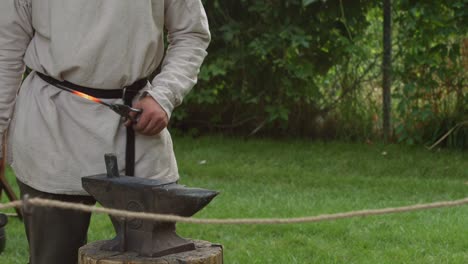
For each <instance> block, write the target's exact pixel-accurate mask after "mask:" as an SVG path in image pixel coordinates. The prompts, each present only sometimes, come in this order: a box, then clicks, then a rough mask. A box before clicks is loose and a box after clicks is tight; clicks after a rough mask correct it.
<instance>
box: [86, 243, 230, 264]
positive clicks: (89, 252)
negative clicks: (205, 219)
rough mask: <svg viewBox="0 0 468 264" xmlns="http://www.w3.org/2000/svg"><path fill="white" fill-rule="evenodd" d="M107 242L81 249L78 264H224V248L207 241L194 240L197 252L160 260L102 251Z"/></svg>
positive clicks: (168, 256) (173, 255)
mask: <svg viewBox="0 0 468 264" xmlns="http://www.w3.org/2000/svg"><path fill="white" fill-rule="evenodd" d="M104 242H105V241H97V242H94V243H90V244H88V245H85V246H83V247H81V248H80V250H79V253H78V264H180V263H184V264H222V263H223V248H222V246H220V245H217V244H212V243H210V242H207V241H200V240H193V241H192V242H194V243H195V250H192V251H187V252H182V253H177V254H172V255H167V256H164V257H158V258H148V257H140V256H137V254H136V253H131V252H125V253H121V252H110V251H103V250H101V246H102V244H103V243H104Z"/></svg>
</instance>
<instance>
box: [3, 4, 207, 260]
mask: <svg viewBox="0 0 468 264" xmlns="http://www.w3.org/2000/svg"><path fill="white" fill-rule="evenodd" d="M165 29H166V31H165ZM165 32H167V41H168V47H167V49H165V47H164V35H165ZM209 41H210V33H209V29H208V22H207V18H206V14H205V11H204V8H203V6H202V4H201V0H135V1H133V0H1V1H0V136H1V134H3V133H5V132H6V129H7V127H9V128H8V129H9V132H8V135H9V150H10V153H9V154H11V155H9V160H10V161H11V165H12V167H13V169H14V171H15V173H16V176H17V179H18V184H19V185H20V189H21V194H22V195H24V194H29V196H30V197H36V196H40V197H45V198H50V199H59V200H64V201H71V202H81V203H86V204H93V203H94V200H93V199H92V198H91V197H90V196H88V195H87V193H86V192H85V191H84V190H83V189H82V187H81V177H83V176H87V175H95V174H100V173H103V172H105V166H104V162H103V157H104V154H105V153H116V154H117V156H118V158H119V166H120V167H121V168H122V169H125V171H122V174H124V173H127V174H134V175H136V176H139V177H147V178H157V179H160V180H164V181H167V182H174V181H176V180H177V179H178V177H179V176H178V171H177V164H176V160H175V157H174V152H173V147H172V141H171V136H170V134H169V132H168V130H167V129H166V126H167V124H168V122H169V119H170V117H171V113H172V111H173V110H174V108H175V107H177V106H178V105H180V104H181V102H182V99H183V98H184V96H185V95H186V94H187V93H188V92H189V91H190V89H191V88H192V87H193V85H194V84H195V83H196V81H197V74H198V71H199V68H200V66H201V64H202V62H203V59H204V58H205V56H206V54H207V53H206V48H207V47H208V44H209ZM25 67H27V68H29V69H31V70H32V72H31V73H30V74H29V76H28V77H27V78H26V79H25V80H24V82H23V83H22V84H21V80H22V77H23V73H24V71H25ZM157 69H159V70H158V71H157ZM156 71H157V72H158V73H157V75H156V77H155V78H154V79H152V80H149V79H148V78H149V76H152V73H154V72H156ZM56 84H63V85H66V86H67V87H72V88H76V89H78V90H83V91H86V92H88V93H91V95H94V96H96V97H98V98H102V100H103V101H104V102H106V103H120V104H122V103H124V102H123V100H122V97H125V99H126V100H127V101H128V100H130V103H128V102H127V104H131V106H133V108H136V109H141V110H142V113H141V115H140V116H139V117H138V121H137V123H125V122H124V121H123V120H122V118H121V116H119V115H117V114H116V113H115V112H113V111H111V110H110V109H109V108H107V107H106V106H104V105H101V104H97V103H95V102H92V101H88V100H86V99H84V98H81V97H78V96H76V95H74V94H71V93H69V92H67V91H64V90H62V89H59V88H57V87H58V86H59V85H56ZM20 86H21V89H19V88H20ZM18 89H19V92H18ZM123 91H125V93H124V92H123ZM132 97H133V98H132ZM134 114H135V113H134ZM10 120H11V121H10ZM126 125H128V126H129V127H130V128H133V129H134V131H135V132H136V135H135V137H134V140H135V142H134V144H135V148H132V146H130V147H129V146H127V142H128V140H130V139H127V135H128V133H131V132H132V129H127V127H126ZM127 130H128V131H127ZM132 149H134V151H132ZM132 155H134V161H135V162H134V164H131V163H132V160H133V157H132ZM133 165H134V171H133ZM89 218H90V215H89V214H87V213H79V212H73V211H66V210H65V211H64V210H59V209H43V208H34V209H33V210H32V211H31V212H30V213H29V214H26V219H25V220H26V221H25V226H26V232H27V235H28V240H29V247H30V263H31V264H46V263H47V264H55V263H60V264H71V263H76V262H77V250H78V248H79V247H80V246H82V245H83V244H85V243H86V232H87V229H88V225H89Z"/></svg>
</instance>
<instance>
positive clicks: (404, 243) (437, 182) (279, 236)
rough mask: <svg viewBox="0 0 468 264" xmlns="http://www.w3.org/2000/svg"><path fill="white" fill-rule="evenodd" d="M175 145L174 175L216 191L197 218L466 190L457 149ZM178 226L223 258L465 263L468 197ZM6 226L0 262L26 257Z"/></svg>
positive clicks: (464, 165)
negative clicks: (463, 202) (327, 218)
mask: <svg viewBox="0 0 468 264" xmlns="http://www.w3.org/2000/svg"><path fill="white" fill-rule="evenodd" d="M174 146H175V149H176V154H177V158H178V162H179V166H180V174H181V183H183V184H186V185H189V186H197V187H204V188H209V189H215V190H219V191H221V194H220V195H219V196H218V197H217V198H216V199H215V200H214V201H213V202H212V203H211V204H210V205H209V206H208V207H207V208H205V209H204V210H203V211H202V212H201V213H199V214H198V215H197V217H206V218H239V217H242V218H249V217H298V216H311V215H318V214H323V213H334V212H343V211H350V210H360V209H372V208H383V207H393V206H403V205H410V204H414V203H425V202H433V201H441V200H453V199H460V198H464V197H467V196H468V195H467V194H468V160H467V153H463V152H451V151H439V152H428V151H427V150H425V149H423V148H416V147H404V146H395V145H391V146H386V147H384V146H382V145H372V146H369V145H362V144H349V143H317V142H315V143H311V142H307V141H299V140H297V141H273V140H248V141H244V140H241V139H230V138H222V137H204V138H198V139H192V138H180V137H176V138H175V139H174ZM384 151H385V152H387V155H382V152H384ZM200 161H206V163H205V164H200ZM10 177H11V175H10ZM4 201H5V200H4ZM178 228H179V233H180V234H182V235H184V236H186V237H192V238H197V239H204V240H209V241H212V242H217V243H221V244H223V245H224V247H225V254H224V257H225V262H226V263H229V264H234V263H239V264H246V263H249V264H250V263H468V206H462V207H456V208H448V209H436V210H429V211H421V212H414V213H404V214H397V215H386V216H374V217H367V218H354V219H347V220H337V221H332V222H323V223H311V224H295V225H281V226H278V225H277V226H259V225H250V226H220V225H209V226H208V225H188V224H179V225H178ZM7 232H8V243H7V249H6V252H5V253H3V255H1V256H0V263H26V259H27V245H26V239H25V236H24V232H23V230H22V226H21V224H20V223H19V222H18V221H17V220H15V219H11V222H10V224H9V225H8V228H7ZM112 233H113V232H112V228H111V225H110V222H109V221H108V220H107V217H106V216H102V215H95V216H93V221H92V226H91V229H90V232H89V238H90V240H91V241H94V240H100V239H105V238H109V237H111V236H112Z"/></svg>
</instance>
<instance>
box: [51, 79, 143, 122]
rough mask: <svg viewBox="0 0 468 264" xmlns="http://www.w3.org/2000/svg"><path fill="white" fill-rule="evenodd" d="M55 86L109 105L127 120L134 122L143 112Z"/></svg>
mask: <svg viewBox="0 0 468 264" xmlns="http://www.w3.org/2000/svg"><path fill="white" fill-rule="evenodd" d="M55 86H56V87H58V88H60V89H62V90H65V91H67V92H70V93H72V94H75V95H78V96H79V97H81V98H84V99H87V100H90V101H93V102H95V103H98V104H102V105H105V106H107V107H109V108H110V109H111V110H112V111H114V112H116V113H117V114H118V115H120V116H122V117H123V118H125V120H127V119H128V120H131V121H132V122H136V121H137V120H138V116H139V115H140V114H141V113H142V112H143V110H141V109H136V108H133V107H130V106H128V105H124V104H109V103H106V102H104V101H102V100H101V99H99V98H96V97H94V96H91V95H89V94H85V93H82V92H79V91H76V90H73V89H70V88H68V87H65V86H63V85H55ZM132 112H134V113H137V115H136V116H135V117H132V116H131V115H130V113H132Z"/></svg>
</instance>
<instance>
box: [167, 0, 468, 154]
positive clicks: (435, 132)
mask: <svg viewBox="0 0 468 264" xmlns="http://www.w3.org/2000/svg"><path fill="white" fill-rule="evenodd" d="M204 3H205V6H206V9H207V13H208V15H209V19H210V24H211V29H212V33H213V34H212V35H213V42H212V44H211V47H210V49H209V52H210V54H209V56H208V57H207V60H206V63H205V65H204V67H203V68H202V71H201V75H200V82H199V85H198V86H197V90H196V91H195V92H193V93H191V94H190V95H189V96H188V97H187V100H186V104H185V106H184V107H183V108H181V109H179V110H177V111H176V113H175V114H174V120H175V121H176V122H174V123H173V125H174V126H175V127H179V128H183V129H187V128H192V130H193V128H196V129H197V130H198V131H206V129H207V128H208V129H209V130H210V131H213V130H221V131H223V132H234V133H241V134H243V135H246V134H249V133H250V132H253V133H257V132H259V131H260V132H259V133H264V134H268V135H289V136H307V137H322V138H323V137H325V138H334V137H339V138H349V139H361V140H362V139H372V138H377V137H379V136H380V133H381V121H380V112H381V96H380V94H381V91H380V89H381V88H380V87H381V79H382V76H381V70H380V65H381V57H382V44H381V42H382V34H383V33H382V7H381V3H380V2H375V1H359V0H352V1H342V0H330V1H323V0H322V1H312V0H285V1H279V0H273V1H268V2H265V1H260V0H241V1H237V2H229V1H219V0H205V1H204ZM393 3H394V5H393V8H394V9H393V17H394V23H393V26H394V32H393V40H394V41H393V42H394V48H393V55H394V57H393V65H394V76H393V81H394V91H393V98H394V100H393V101H394V103H395V105H394V108H393V114H394V117H393V121H394V122H393V125H394V127H395V132H396V138H397V139H398V141H400V142H406V143H409V144H416V143H418V144H419V143H429V142H433V141H435V139H436V138H437V137H439V136H441V135H442V134H443V133H444V132H446V131H448V129H450V127H452V126H454V125H455V124H457V123H459V122H461V121H464V120H468V114H467V105H468V98H467V84H466V79H467V77H466V72H467V70H468V66H467V65H468V61H467V56H468V42H467V34H468V33H467V27H466V25H467V24H468V21H467V17H468V16H467V11H466V10H468V9H467V8H466V3H467V2H466V0H450V1H438V2H436V3H433V2H427V3H426V2H421V1H410V0H398V1H394V2H393ZM462 44H464V49H465V52H464V53H463V54H462V50H463V47H462V46H463V45H462ZM467 137H468V132H467V130H466V128H461V129H459V130H457V132H456V133H453V135H452V136H451V138H449V140H448V141H447V142H452V143H450V144H449V145H457V146H466V143H464V142H468V138H467Z"/></svg>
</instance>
